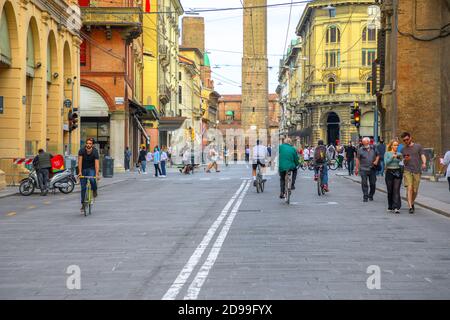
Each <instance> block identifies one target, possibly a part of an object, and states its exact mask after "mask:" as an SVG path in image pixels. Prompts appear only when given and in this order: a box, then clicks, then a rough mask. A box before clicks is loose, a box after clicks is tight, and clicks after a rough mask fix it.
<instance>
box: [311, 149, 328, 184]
mask: <svg viewBox="0 0 450 320" xmlns="http://www.w3.org/2000/svg"><path fill="white" fill-rule="evenodd" d="M317 144H318V145H317V147H316V149H315V150H314V173H315V174H314V181H317V179H318V177H319V168H320V166H322V172H323V176H322V184H323V189H324V190H325V191H326V192H328V191H329V190H328V156H327V148H326V147H325V146H324V144H323V140H319V142H318V143H317Z"/></svg>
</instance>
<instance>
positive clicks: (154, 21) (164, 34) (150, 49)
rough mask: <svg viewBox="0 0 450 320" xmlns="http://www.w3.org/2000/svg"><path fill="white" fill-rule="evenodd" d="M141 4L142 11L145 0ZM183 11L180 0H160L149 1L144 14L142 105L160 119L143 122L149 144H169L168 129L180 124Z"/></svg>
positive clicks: (169, 135) (169, 134) (169, 130)
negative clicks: (180, 19)
mask: <svg viewBox="0 0 450 320" xmlns="http://www.w3.org/2000/svg"><path fill="white" fill-rule="evenodd" d="M142 5H143V9H144V10H145V9H146V8H145V7H146V1H142ZM151 12H162V13H160V14H151ZM183 13H184V10H183V7H182V5H181V2H180V0H159V1H151V11H150V14H148V13H146V14H144V21H143V24H144V26H143V28H144V87H143V89H144V90H143V91H144V92H143V97H144V105H145V107H146V109H148V110H153V111H155V112H156V114H157V115H158V118H159V119H158V120H157V121H151V122H148V123H147V124H146V128H147V131H148V132H149V134H150V146H151V147H154V146H155V145H160V146H161V145H169V144H170V138H171V132H172V131H174V130H176V129H178V128H179V127H180V126H181V125H182V123H183V121H182V119H181V118H180V117H179V107H178V99H177V97H178V87H179V80H178V78H179V63H178V55H179V45H178V41H179V38H180V31H179V17H180V16H181V15H182V14H183Z"/></svg>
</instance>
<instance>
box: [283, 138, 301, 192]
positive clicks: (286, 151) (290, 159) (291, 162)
mask: <svg viewBox="0 0 450 320" xmlns="http://www.w3.org/2000/svg"><path fill="white" fill-rule="evenodd" d="M291 143H292V141H291V139H290V138H286V139H284V143H283V144H281V145H280V147H279V167H278V172H279V173H280V189H281V193H280V199H283V198H284V192H285V190H284V185H285V177H286V173H287V172H288V171H290V170H292V187H291V190H295V179H296V177H297V166H298V165H299V159H298V154H297V150H295V148H294V147H293V146H292V145H291Z"/></svg>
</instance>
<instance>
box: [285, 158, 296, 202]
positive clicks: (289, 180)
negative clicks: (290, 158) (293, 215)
mask: <svg viewBox="0 0 450 320" xmlns="http://www.w3.org/2000/svg"><path fill="white" fill-rule="evenodd" d="M296 169H298V166H297V168H296ZM293 174H294V170H289V171H287V172H286V175H285V178H284V201H285V202H286V203H287V204H289V203H290V202H291V193H292V176H293Z"/></svg>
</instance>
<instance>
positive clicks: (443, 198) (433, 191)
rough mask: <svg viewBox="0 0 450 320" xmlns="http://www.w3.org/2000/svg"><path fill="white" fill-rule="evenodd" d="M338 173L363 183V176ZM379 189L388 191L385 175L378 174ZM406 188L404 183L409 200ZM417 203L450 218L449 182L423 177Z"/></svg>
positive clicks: (403, 195)
mask: <svg viewBox="0 0 450 320" xmlns="http://www.w3.org/2000/svg"><path fill="white" fill-rule="evenodd" d="M336 175H337V176H339V177H343V178H345V179H348V180H352V181H353V182H356V183H359V184H361V177H359V176H357V177H356V176H349V175H348V173H346V172H344V171H342V172H338V173H336ZM377 190H378V191H380V192H383V193H387V192H386V183H385V181H384V176H383V177H381V176H377ZM405 190H406V189H405V187H404V186H403V184H402V187H401V194H402V199H403V200H404V201H407V200H406V192H405ZM386 201H387V198H386ZM415 203H416V204H417V205H419V206H421V207H424V208H427V209H429V210H432V211H434V212H436V213H439V214H442V215H444V216H447V217H449V218H450V192H449V191H448V182H447V181H445V182H444V181H439V182H430V181H428V180H425V179H422V180H421V182H420V187H419V195H418V196H417V199H416V202H415Z"/></svg>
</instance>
